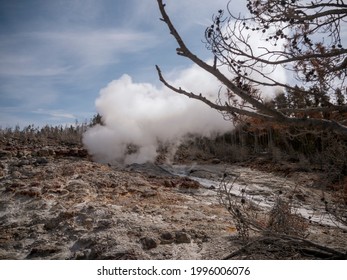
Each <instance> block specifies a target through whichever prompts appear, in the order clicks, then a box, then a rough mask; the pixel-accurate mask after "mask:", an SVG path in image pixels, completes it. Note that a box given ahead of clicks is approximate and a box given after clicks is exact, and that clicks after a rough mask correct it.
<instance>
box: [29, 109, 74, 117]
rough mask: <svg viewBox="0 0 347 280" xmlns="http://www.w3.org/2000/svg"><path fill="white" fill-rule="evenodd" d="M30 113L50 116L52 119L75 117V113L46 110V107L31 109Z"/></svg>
mask: <svg viewBox="0 0 347 280" xmlns="http://www.w3.org/2000/svg"><path fill="white" fill-rule="evenodd" d="M32 113H35V114H41V115H47V116H48V117H51V118H54V119H76V116H75V115H73V114H71V113H68V112H64V111H63V110H47V109H42V108H39V109H36V110H34V111H32Z"/></svg>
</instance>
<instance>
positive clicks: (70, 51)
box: [0, 0, 246, 128]
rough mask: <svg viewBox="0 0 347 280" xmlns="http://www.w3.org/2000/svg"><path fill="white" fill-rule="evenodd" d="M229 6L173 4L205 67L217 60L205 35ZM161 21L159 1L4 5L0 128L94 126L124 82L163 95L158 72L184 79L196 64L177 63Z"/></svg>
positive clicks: (182, 0)
mask: <svg viewBox="0 0 347 280" xmlns="http://www.w3.org/2000/svg"><path fill="white" fill-rule="evenodd" d="M227 2H228V1H227V0H214V1H210V0H190V1H186V0H167V1H166V4H167V5H166V7H167V11H168V13H169V15H170V16H171V18H172V20H173V22H174V24H175V25H176V27H177V29H178V30H179V32H180V33H181V34H182V37H183V38H184V40H185V41H186V43H187V44H188V46H189V47H190V48H191V49H192V50H193V51H194V52H195V53H196V54H198V55H199V56H201V57H202V58H203V59H209V58H210V53H209V52H208V51H207V50H206V49H205V47H204V44H203V43H202V40H203V37H204V31H205V28H206V27H207V26H208V25H210V23H211V17H212V14H214V13H216V12H217V11H218V9H220V8H224V7H226V5H227ZM236 2H237V5H236V6H237V7H243V6H245V5H241V2H246V1H245V0H244V1H236V0H235V3H236ZM236 6H235V7H236ZM159 18H160V14H159V10H158V7H157V3H156V1H155V0H54V1H48V0H0V127H2V128H5V127H13V126H16V125H19V126H20V127H24V126H26V125H29V124H34V125H35V126H44V125H46V124H49V125H59V124H62V125H64V124H70V123H75V121H76V120H77V121H78V122H84V121H89V120H90V119H91V118H92V117H93V115H95V114H96V112H97V106H96V100H97V99H98V97H99V95H100V92H101V90H102V89H103V88H105V87H106V88H107V87H108V85H109V84H110V83H111V82H112V81H117V80H121V79H122V77H123V78H124V77H125V76H124V75H128V76H129V77H130V79H131V81H132V83H149V84H151V85H153V86H154V87H157V88H158V87H161V84H160V82H159V81H158V77H157V73H156V70H155V65H156V64H158V65H160V66H161V68H162V70H163V72H164V73H165V74H167V75H168V76H169V77H178V76H182V73H184V71H188V70H187V69H190V68H191V67H192V64H191V62H189V61H188V60H187V59H185V58H182V57H179V56H177V55H176V51H175V49H176V46H177V45H176V43H175V41H174V39H173V37H172V36H171V35H170V34H169V32H168V30H167V27H166V26H165V24H164V23H163V22H161V21H160V20H159ZM126 77H127V76H126ZM192 77H193V78H194V77H195V76H194V75H193V76H192ZM194 82H195V81H194ZM172 94H174V93H172ZM207 109H208V108H207ZM115 110H116V108H115Z"/></svg>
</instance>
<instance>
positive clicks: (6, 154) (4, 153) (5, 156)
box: [0, 150, 12, 160]
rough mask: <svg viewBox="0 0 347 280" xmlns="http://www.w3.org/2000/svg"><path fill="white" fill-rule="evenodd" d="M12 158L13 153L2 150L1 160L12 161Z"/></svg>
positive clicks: (0, 152) (0, 151)
mask: <svg viewBox="0 0 347 280" xmlns="http://www.w3.org/2000/svg"><path fill="white" fill-rule="evenodd" d="M10 158H12V153H11V152H10V151H5V150H0V159H1V160H3V159H10Z"/></svg>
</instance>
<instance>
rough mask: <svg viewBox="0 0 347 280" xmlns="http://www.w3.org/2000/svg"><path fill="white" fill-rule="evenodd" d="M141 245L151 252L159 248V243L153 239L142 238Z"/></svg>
mask: <svg viewBox="0 0 347 280" xmlns="http://www.w3.org/2000/svg"><path fill="white" fill-rule="evenodd" d="M140 243H141V245H142V249H144V250H151V249H153V248H156V247H157V246H158V244H157V242H156V241H155V240H154V239H153V238H151V237H142V238H141V239H140Z"/></svg>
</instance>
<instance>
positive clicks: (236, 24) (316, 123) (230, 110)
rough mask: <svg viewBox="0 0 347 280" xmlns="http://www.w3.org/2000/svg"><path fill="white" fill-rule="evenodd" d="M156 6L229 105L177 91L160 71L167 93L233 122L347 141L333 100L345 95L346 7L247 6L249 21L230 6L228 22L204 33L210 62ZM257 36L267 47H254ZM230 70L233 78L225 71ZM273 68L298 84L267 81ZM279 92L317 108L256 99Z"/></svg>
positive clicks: (259, 0)
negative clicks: (325, 134)
mask: <svg viewBox="0 0 347 280" xmlns="http://www.w3.org/2000/svg"><path fill="white" fill-rule="evenodd" d="M157 2H158V6H159V9H160V12H161V15H162V18H161V20H162V21H163V22H164V23H165V24H166V25H167V26H168V28H169V30H170V33H171V35H173V37H174V38H175V40H176V42H177V44H178V48H177V49H176V51H177V54H178V55H180V56H183V57H186V58H188V59H190V60H191V61H192V62H193V63H195V64H197V65H198V66H200V67H201V68H202V69H204V70H205V71H207V72H208V73H210V74H211V75H213V76H214V77H216V78H217V79H218V80H219V81H220V82H221V83H222V84H223V85H224V86H225V96H226V99H225V100H226V101H223V102H220V100H222V99H220V100H219V101H217V102H216V101H212V100H209V99H208V98H206V97H205V96H204V95H203V94H202V93H194V92H190V91H188V90H186V89H182V88H181V87H177V86H174V85H172V84H170V83H169V82H167V81H166V80H165V78H164V76H163V74H162V72H161V69H160V68H159V66H156V69H157V72H158V75H159V79H160V81H161V82H162V83H163V84H164V85H166V86H167V87H168V88H170V89H171V90H173V91H175V92H177V93H179V94H183V95H185V96H188V97H189V98H194V99H197V100H200V101H202V102H204V103H205V104H207V105H208V106H210V107H211V108H213V109H216V110H218V111H220V112H222V113H223V114H225V115H228V116H229V117H230V118H240V117H249V118H255V119H260V120H262V121H265V122H269V123H277V124H280V125H284V126H295V127H298V128H303V129H306V128H307V129H319V130H330V131H334V132H335V133H337V134H340V135H343V136H347V126H346V125H347V119H346V117H344V116H345V115H346V112H347V106H346V105H344V104H342V105H341V102H338V101H334V100H331V99H332V98H330V96H331V95H332V94H333V93H334V92H336V91H337V90H339V92H341V91H342V92H345V91H346V85H345V79H346V74H347V49H345V48H344V47H343V46H342V42H341V37H340V34H341V23H342V22H344V21H345V19H346V17H347V5H346V4H344V2H343V1H339V0H337V1H332V0H330V1H326V0H314V1H310V2H307V1H299V0H284V1H283V0H282V1H280V0H271V1H268V0H266V1H263V0H248V1H247V2H248V4H247V8H248V10H249V12H250V15H251V16H250V17H248V18H246V17H241V16H238V17H236V16H234V15H233V14H232V12H231V11H230V9H229V7H228V9H227V13H226V14H227V16H225V15H224V14H225V12H224V11H223V10H219V11H218V13H217V15H215V16H214V17H213V24H212V25H211V26H209V27H208V28H207V29H206V33H205V39H206V45H207V47H208V49H210V50H211V52H212V54H213V57H214V62H213V63H212V64H209V63H207V62H205V61H203V60H202V59H200V58H199V57H198V56H196V55H195V54H194V53H193V52H191V50H190V49H189V48H188V47H187V45H186V44H185V42H184V41H183V39H182V37H181V35H180V34H179V33H178V31H177V30H176V28H175V26H174V25H173V23H172V21H171V19H170V17H169V16H168V14H167V12H166V10H165V4H164V3H163V1H162V0H157ZM252 32H253V33H259V34H262V38H263V40H264V46H258V47H257V49H254V48H253V47H252V45H251V44H250V37H251V35H252ZM322 34H323V36H324V37H323V39H322ZM265 42H266V43H265ZM260 43H261V41H260ZM269 45H270V46H271V47H269ZM278 46H281V47H280V48H279V47H278ZM225 66H227V68H228V70H229V73H230V76H226V75H225V74H224V73H225V72H223V71H222V68H223V67H224V68H225ZM269 67H270V68H271V69H272V70H271V71H275V70H276V69H278V68H282V69H284V70H285V71H287V73H293V75H295V78H296V80H295V84H284V83H283V82H281V81H280V80H277V79H275V78H273V76H271V75H268V73H266V71H267V72H268V69H269ZM264 69H267V70H266V71H265V70H264ZM274 86H276V87H279V88H282V90H283V91H287V92H288V91H289V92H290V91H295V92H296V93H297V92H298V91H299V92H300V94H301V95H302V96H304V97H305V98H306V99H314V100H315V101H316V102H311V103H312V104H313V105H312V104H309V105H306V106H301V107H298V108H296V107H294V108H276V107H274V106H269V104H268V102H266V101H265V100H264V98H263V97H262V95H261V94H257V93H258V89H259V87H261V89H262V90H266V88H267V87H271V88H273V87H274ZM251 89H256V90H255V91H254V90H251ZM332 116H337V117H336V118H335V117H332ZM341 116H343V117H341Z"/></svg>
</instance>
